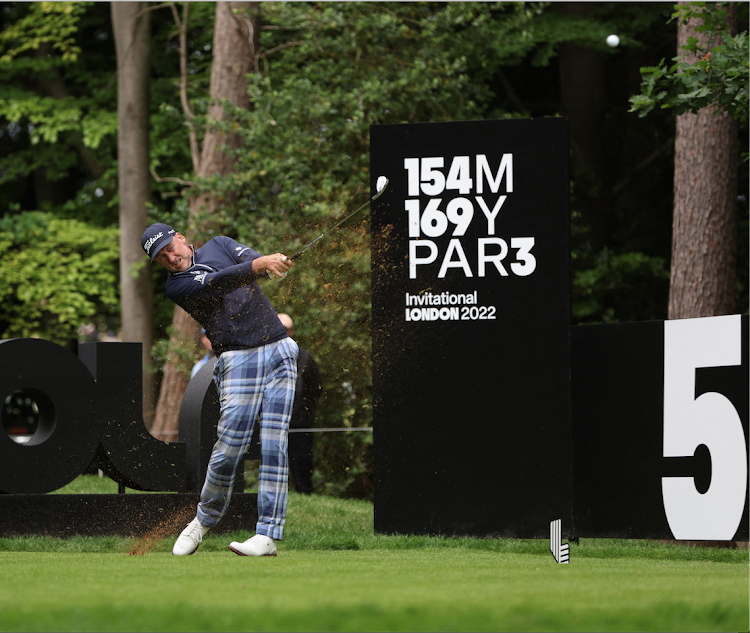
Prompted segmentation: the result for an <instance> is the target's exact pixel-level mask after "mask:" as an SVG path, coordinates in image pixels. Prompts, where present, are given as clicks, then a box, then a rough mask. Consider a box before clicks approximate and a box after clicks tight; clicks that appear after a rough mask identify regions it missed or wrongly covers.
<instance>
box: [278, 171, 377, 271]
mask: <svg viewBox="0 0 750 633" xmlns="http://www.w3.org/2000/svg"><path fill="white" fill-rule="evenodd" d="M387 186H388V181H387V180H386V183H385V185H383V188H382V189H381V190H380V191H378V192H377V193H376V194H375V195H374V196H373V197H372V198H370V199H369V200H368V201H367V202H365V203H364V204H363V205H362V206H361V207H359V208H357V209H355V210H354V211H352V212H351V213H350V214H349V215H347V216H346V217H345V218H344V219H343V220H340V221H339V222H338V223H337V224H335V225H334V226H332V227H331V228H330V229H328V230H326V231H324V232H323V233H321V234H320V235H318V237H316V238H315V239H314V240H313V241H312V242H310V243H309V244H308V245H307V246H303V247H302V248H301V249H300V250H298V251H297V252H296V253H295V254H294V255H292V257H291V260H292V261H294V260H295V259H297V258H298V257H299V256H300V255H302V253H304V252H305V251H306V250H307V249H308V248H310V247H311V246H312V245H313V244H315V242H317V241H318V240H319V239H320V238H322V237H325V236H326V235H328V234H329V233H330V232H331V231H335V230H336V229H337V228H339V227H340V226H341V225H342V224H343V223H344V222H346V221H347V220H348V219H349V218H351V217H352V216H355V215H357V213H359V212H360V211H362V210H364V209H366V208H367V207H369V206H370V203H372V201H373V200H376V199H377V198H379V197H380V195H381V194H382V193H383V192H384V191H385V188H386V187H387Z"/></svg>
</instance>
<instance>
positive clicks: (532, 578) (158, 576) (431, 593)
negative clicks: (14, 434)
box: [0, 477, 749, 631]
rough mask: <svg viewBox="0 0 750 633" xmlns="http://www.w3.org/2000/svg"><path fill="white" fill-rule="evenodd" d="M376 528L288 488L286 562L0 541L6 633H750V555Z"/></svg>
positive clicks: (210, 548)
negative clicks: (564, 549) (557, 546)
mask: <svg viewBox="0 0 750 633" xmlns="http://www.w3.org/2000/svg"><path fill="white" fill-rule="evenodd" d="M90 479H92V480H93V479H97V478H95V477H90ZM105 481H106V480H105ZM74 484H75V486H76V487H77V489H76V492H80V491H81V486H82V485H83V486H84V487H85V486H89V485H91V486H94V487H98V486H100V485H104V484H100V483H99V482H92V483H90V482H88V481H86V480H85V479H84V480H81V478H79V480H77V481H76V482H74ZM107 485H109V484H107ZM115 486H116V484H115ZM64 491H65V489H63V492H64ZM92 491H94V492H108V491H109V490H101V489H100V488H98V489H96V490H92ZM372 520H373V508H372V504H370V503H367V502H363V501H354V500H342V499H334V498H331V497H324V496H317V495H313V496H302V495H296V494H293V493H292V494H291V495H290V501H289V514H288V521H287V526H286V531H285V536H284V540H283V542H281V543H280V544H279V555H278V557H276V558H246V557H240V556H236V555H235V554H233V553H232V552H230V551H229V550H228V549H227V545H228V543H229V542H230V541H232V540H244V539H246V538H248V537H249V536H251V535H252V531H248V532H241V533H237V534H232V535H213V534H211V533H209V534H208V535H207V536H206V538H205V539H204V541H203V543H202V544H201V546H200V548H199V549H198V551H197V552H196V554H195V555H193V556H186V557H175V556H172V555H171V548H172V544H173V542H174V537H176V536H177V534H175V535H174V536H173V537H167V538H164V539H162V540H159V541H154V542H149V543H139V542H138V541H137V540H136V539H128V538H121V537H104V538H88V537H71V538H67V539H54V538H48V537H18V538H5V539H0V630H2V631H219V630H221V631H279V630H286V631H345V630H346V631H375V630H377V631H428V630H429V631H746V630H748V625H749V622H748V581H749V575H748V552H747V550H730V549H712V548H703V547H685V546H682V545H674V544H662V543H656V542H646V541H626V540H604V539H581V542H580V544H579V545H575V544H573V545H571V560H570V564H568V565H558V564H557V563H555V561H554V559H553V557H552V555H551V554H550V552H549V542H548V541H547V540H510V539H507V540H506V539H473V538H439V537H427V536H384V535H376V534H374V533H373V528H372V525H373V523H372ZM136 554H139V555H136Z"/></svg>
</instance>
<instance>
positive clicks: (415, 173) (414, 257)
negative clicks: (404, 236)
mask: <svg viewBox="0 0 750 633" xmlns="http://www.w3.org/2000/svg"><path fill="white" fill-rule="evenodd" d="M471 158H472V157H470V156H454V157H452V159H451V161H450V167H449V169H448V174H447V176H446V175H445V174H444V173H443V171H442V170H443V168H444V167H445V164H446V160H445V158H444V157H442V156H428V157H423V158H405V159H404V169H405V170H406V172H407V193H408V195H409V199H407V200H405V201H404V209H405V210H406V212H407V221H408V232H409V238H410V239H409V254H408V257H409V278H410V279H416V278H417V266H426V265H429V264H432V263H434V262H436V261H437V260H438V258H439V257H442V259H441V264H440V269H439V271H438V275H437V276H438V278H444V277H445V276H446V274H447V272H448V270H449V269H451V268H458V269H460V270H461V271H462V272H463V273H464V276H466V277H474V269H473V268H472V265H471V263H470V262H469V259H468V257H467V256H466V251H465V249H464V244H463V243H462V240H461V238H463V237H464V236H465V235H466V232H467V230H468V229H469V227H470V226H471V225H472V222H474V221H475V219H477V221H479V220H478V218H481V220H482V221H483V224H482V227H481V228H480V231H481V232H486V236H487V237H479V238H478V239H477V242H476V253H477V255H476V276H477V277H485V276H487V275H489V274H497V275H500V276H501V277H507V276H509V275H510V274H513V275H516V276H519V277H526V276H528V275H530V274H531V273H533V272H534V271H535V270H536V258H535V257H534V255H533V254H532V253H531V249H532V248H533V247H534V244H535V240H534V238H533V237H511V238H510V239H508V238H502V237H495V234H496V231H497V229H498V226H497V225H498V222H497V220H498V217H499V215H500V213H501V211H502V209H503V206H504V205H505V203H506V201H507V200H508V195H509V194H511V193H513V154H503V156H502V158H501V160H500V164H499V166H498V168H497V170H496V171H494V172H493V170H492V168H491V167H490V164H489V161H488V160H487V157H486V155H485V154H478V155H477V156H475V157H474V160H473V161H472V160H471ZM472 165H473V166H474V170H473V171H472ZM472 174H473V175H472ZM487 189H488V190H489V191H488V192H487V193H485V192H486V190H487ZM448 191H456V192H458V193H459V194H460V196H459V197H456V198H452V199H451V200H449V201H448V202H447V203H446V204H445V205H443V198H439V197H437V196H440V195H442V194H443V193H446V192H448ZM472 193H475V194H479V195H474V196H473V200H472V198H471V197H464V196H468V195H469V194H472ZM420 195H427V196H430V199H429V200H427V202H426V204H425V205H424V206H423V205H422V200H420V199H419V198H418V196H420ZM475 205H476V206H475ZM477 209H479V210H480V211H481V212H482V215H481V216H480V215H479V214H478V213H475V211H476V210H477ZM485 227H486V231H484V229H485ZM448 231H450V237H451V239H450V241H449V242H448V244H447V246H445V247H444V248H443V252H442V253H441V247H440V246H439V245H438V244H437V243H436V242H434V241H433V240H431V239H424V238H439V237H442V236H444V235H445V234H446V233H447V232H448ZM508 242H510V244H509V243H508ZM511 251H513V259H512V260H511V261H509V262H506V263H503V262H504V261H505V260H510V259H511V258H510V257H509V255H511Z"/></svg>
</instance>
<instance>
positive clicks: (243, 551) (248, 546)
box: [229, 534, 276, 556]
mask: <svg viewBox="0 0 750 633" xmlns="http://www.w3.org/2000/svg"><path fill="white" fill-rule="evenodd" d="M229 549H231V550H232V551H233V552H234V553H235V554H239V555H240V556H276V542H275V541H274V540H273V539H272V538H270V537H268V536H265V535H263V534H256V535H255V536H253V537H252V538H249V539H247V540H246V541H244V542H242V543H238V542H237V541H232V542H231V543H230V544H229Z"/></svg>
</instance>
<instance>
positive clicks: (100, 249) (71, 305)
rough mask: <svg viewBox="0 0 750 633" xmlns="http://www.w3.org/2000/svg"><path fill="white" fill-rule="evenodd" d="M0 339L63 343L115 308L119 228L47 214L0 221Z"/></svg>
mask: <svg viewBox="0 0 750 633" xmlns="http://www.w3.org/2000/svg"><path fill="white" fill-rule="evenodd" d="M0 252H2V253H3V256H2V258H0V279H1V280H2V282H0V337H1V338H13V337H38V338H44V339H48V340H51V341H54V342H56V343H60V344H65V343H67V342H68V341H69V340H70V339H75V338H77V330H78V326H79V325H81V324H82V323H87V322H89V321H98V320H106V319H107V318H108V317H115V316H117V314H118V312H119V293H118V261H119V246H118V231H117V229H116V228H107V229H102V228H98V227H92V226H90V225H87V224H84V223H83V222H79V221H77V220H68V219H61V218H57V217H56V216H54V215H52V214H49V213H40V212H29V213H21V214H18V215H11V216H6V217H4V218H1V219H0Z"/></svg>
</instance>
